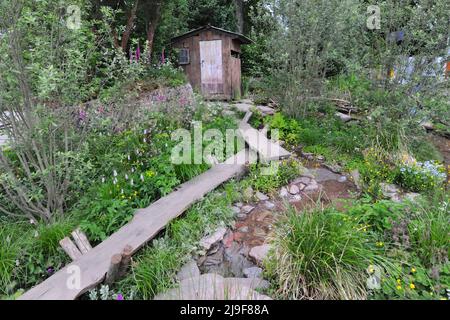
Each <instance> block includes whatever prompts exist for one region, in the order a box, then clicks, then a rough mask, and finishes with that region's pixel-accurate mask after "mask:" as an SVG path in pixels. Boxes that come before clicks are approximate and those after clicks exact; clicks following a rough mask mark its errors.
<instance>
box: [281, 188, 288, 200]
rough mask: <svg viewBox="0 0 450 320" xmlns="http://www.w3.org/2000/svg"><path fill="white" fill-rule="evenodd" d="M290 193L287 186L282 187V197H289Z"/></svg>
mask: <svg viewBox="0 0 450 320" xmlns="http://www.w3.org/2000/svg"><path fill="white" fill-rule="evenodd" d="M288 195H289V192H288V190H287V189H286V188H285V187H282V188H281V189H280V197H281V198H285V197H287V196H288Z"/></svg>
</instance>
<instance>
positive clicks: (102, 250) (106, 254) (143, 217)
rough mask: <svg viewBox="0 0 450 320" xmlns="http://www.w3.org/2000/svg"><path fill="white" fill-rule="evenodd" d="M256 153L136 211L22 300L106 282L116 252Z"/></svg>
mask: <svg viewBox="0 0 450 320" xmlns="http://www.w3.org/2000/svg"><path fill="white" fill-rule="evenodd" d="M254 156H255V155H254V153H253V152H252V151H250V150H248V149H245V150H242V151H240V152H238V153H237V154H236V155H235V156H233V157H231V158H230V159H228V160H227V161H226V162H225V163H221V164H218V165H216V166H214V167H213V168H211V169H210V170H208V171H206V172H205V173H203V174H201V175H199V176H197V177H195V178H194V179H192V180H190V181H188V182H186V183H184V184H182V185H180V186H179V187H178V189H177V191H174V192H172V193H171V194H169V195H167V196H166V197H163V198H161V199H159V200H158V201H156V202H154V203H153V204H152V205H150V206H149V207H147V208H145V209H139V210H137V212H136V214H135V216H134V218H133V220H132V221H130V222H129V223H128V224H126V225H125V226H123V227H122V228H121V229H119V230H118V231H117V232H115V233H114V234H112V235H111V236H110V237H109V238H108V239H106V240H105V241H103V242H102V243H100V244H99V245H98V246H96V247H95V248H92V249H91V250H89V251H88V252H87V253H86V254H84V255H82V256H81V257H79V258H78V259H76V260H75V261H73V262H72V263H70V264H69V265H67V266H66V267H64V268H63V269H61V270H59V271H58V272H57V273H55V274H54V275H53V276H51V277H50V278H48V279H47V280H45V281H44V282H42V283H41V284H39V285H37V286H35V287H34V288H32V289H31V290H29V291H27V292H25V293H24V294H23V295H22V296H21V297H20V298H19V299H20V300H73V299H76V298H77V297H79V296H80V295H82V294H83V293H85V292H87V291H88V290H90V289H92V288H94V287H95V286H96V285H98V284H100V283H101V282H103V280H104V278H105V275H106V273H107V271H108V268H109V265H110V262H111V258H112V256H113V255H115V254H118V253H121V252H122V251H123V249H124V248H125V247H126V246H127V245H129V246H131V248H132V252H133V253H134V252H136V251H137V250H138V249H139V248H141V247H142V246H143V245H144V244H146V243H147V242H148V241H149V240H151V239H152V238H153V237H155V236H156V235H157V234H158V232H159V231H160V230H162V229H163V228H164V227H165V226H166V225H167V224H168V223H169V222H170V221H171V220H173V219H175V218H176V217H178V216H179V215H181V214H182V213H183V212H184V211H186V209H188V208H189V207H190V206H191V205H192V204H193V203H194V202H196V201H198V200H200V199H202V198H203V197H204V196H205V195H206V194H207V193H208V192H210V191H212V190H214V189H215V188H217V187H218V186H219V185H221V184H222V183H223V182H225V181H227V180H229V179H231V178H233V177H235V176H237V175H239V174H242V173H243V172H244V171H245V167H246V166H245V162H246V161H247V160H249V159H250V157H254ZM77 271H79V275H80V283H79V286H76V288H73V284H76V282H71V281H72V280H73V279H74V275H75V274H76V273H77ZM68 284H69V285H68ZM70 284H72V285H70Z"/></svg>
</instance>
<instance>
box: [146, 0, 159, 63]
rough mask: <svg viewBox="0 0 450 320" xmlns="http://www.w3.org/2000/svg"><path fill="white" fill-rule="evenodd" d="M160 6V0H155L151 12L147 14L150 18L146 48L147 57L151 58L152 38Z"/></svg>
mask: <svg viewBox="0 0 450 320" xmlns="http://www.w3.org/2000/svg"><path fill="white" fill-rule="evenodd" d="M161 6H162V1H156V2H155V4H154V8H152V9H153V10H152V11H153V12H152V13H150V14H149V17H150V18H149V22H148V26H147V50H148V57H149V59H151V57H152V51H153V39H154V37H155V32H156V28H157V26H158V23H159V19H160V17H161Z"/></svg>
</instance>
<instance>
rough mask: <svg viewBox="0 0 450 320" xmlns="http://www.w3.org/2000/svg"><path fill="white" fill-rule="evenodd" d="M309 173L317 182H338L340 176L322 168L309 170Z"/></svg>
mask: <svg viewBox="0 0 450 320" xmlns="http://www.w3.org/2000/svg"><path fill="white" fill-rule="evenodd" d="M311 172H312V174H313V175H314V176H315V180H316V181H317V182H324V181H329V180H334V181H338V179H339V177H340V176H341V175H339V174H336V173H334V172H331V171H330V170H328V169H324V168H317V169H313V170H311Z"/></svg>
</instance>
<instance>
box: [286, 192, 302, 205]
mask: <svg viewBox="0 0 450 320" xmlns="http://www.w3.org/2000/svg"><path fill="white" fill-rule="evenodd" d="M301 200H302V196H301V195H299V194H296V195H294V196H293V197H292V199H290V200H289V203H298V202H300V201H301Z"/></svg>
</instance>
